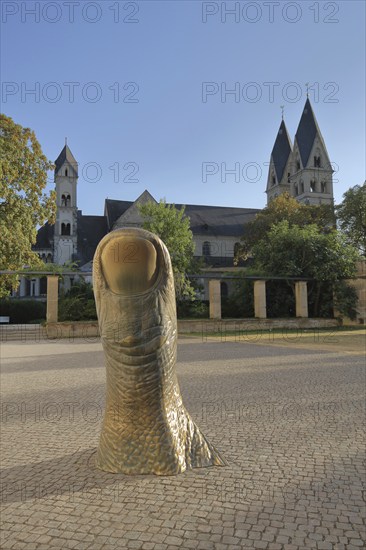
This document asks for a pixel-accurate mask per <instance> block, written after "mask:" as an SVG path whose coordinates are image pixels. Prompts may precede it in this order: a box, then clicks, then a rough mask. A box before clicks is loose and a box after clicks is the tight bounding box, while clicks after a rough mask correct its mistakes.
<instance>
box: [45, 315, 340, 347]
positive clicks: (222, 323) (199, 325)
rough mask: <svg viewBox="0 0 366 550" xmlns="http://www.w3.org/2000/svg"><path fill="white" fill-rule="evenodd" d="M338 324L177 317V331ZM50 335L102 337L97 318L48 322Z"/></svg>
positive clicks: (331, 323)
mask: <svg viewBox="0 0 366 550" xmlns="http://www.w3.org/2000/svg"><path fill="white" fill-rule="evenodd" d="M338 325H339V322H338V321H337V319H308V318H291V319H221V320H215V319H193V320H186V319H184V320H178V334H192V333H195V334H205V333H213V332H217V333H218V334H219V333H223V332H239V331H253V330H269V329H275V328H279V329H282V328H283V329H311V328H328V327H336V326H338ZM46 331H47V338H48V339H51V340H53V339H59V338H68V339H71V340H73V339H74V338H83V339H84V340H86V341H90V342H93V341H95V340H96V339H98V338H99V328H98V323H97V321H91V322H75V323H73V322H69V323H68V322H63V323H48V324H47V327H46Z"/></svg>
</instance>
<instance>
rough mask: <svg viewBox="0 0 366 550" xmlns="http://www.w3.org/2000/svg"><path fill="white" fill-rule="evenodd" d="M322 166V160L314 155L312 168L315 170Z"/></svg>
mask: <svg viewBox="0 0 366 550" xmlns="http://www.w3.org/2000/svg"><path fill="white" fill-rule="evenodd" d="M321 165H322V158H321V156H320V155H319V154H317V155H314V167H315V168H321Z"/></svg>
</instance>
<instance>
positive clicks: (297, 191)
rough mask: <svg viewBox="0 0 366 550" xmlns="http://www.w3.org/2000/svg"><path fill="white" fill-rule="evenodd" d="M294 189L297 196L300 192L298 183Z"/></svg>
mask: <svg viewBox="0 0 366 550" xmlns="http://www.w3.org/2000/svg"><path fill="white" fill-rule="evenodd" d="M294 191H295V197H297V195H298V194H299V188H298V186H297V185H295V187H294Z"/></svg>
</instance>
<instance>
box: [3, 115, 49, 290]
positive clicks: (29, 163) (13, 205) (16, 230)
mask: <svg viewBox="0 0 366 550" xmlns="http://www.w3.org/2000/svg"><path fill="white" fill-rule="evenodd" d="M0 148H1V160H0V201H1V202H0V233H1V241H0V269H1V270H6V269H9V270H18V269H22V268H23V267H24V266H29V267H34V268H36V267H40V266H42V265H43V262H42V261H41V260H40V258H39V257H38V255H37V254H36V252H34V251H33V250H32V245H34V244H35V242H36V237H37V226H39V225H43V224H44V223H45V222H46V221H48V222H49V223H54V221H55V215H56V201H55V199H56V195H55V192H54V191H51V192H50V193H49V194H47V193H45V192H44V191H45V188H46V185H47V171H48V170H51V169H52V168H53V165H52V163H51V162H50V161H49V160H47V158H46V157H45V156H44V154H43V153H42V149H41V146H40V144H39V143H38V141H37V138H36V136H35V133H34V132H33V131H32V130H31V129H29V128H23V127H22V126H20V125H19V124H16V123H15V122H14V121H13V120H12V119H11V118H10V117H7V116H5V115H3V114H1V115H0ZM17 282H18V277H17V276H14V275H5V276H4V275H2V276H1V277H0V297H1V296H6V295H8V294H9V292H10V290H11V288H12V287H15V286H16V285H17Z"/></svg>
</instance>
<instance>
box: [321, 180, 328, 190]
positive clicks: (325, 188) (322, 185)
mask: <svg viewBox="0 0 366 550" xmlns="http://www.w3.org/2000/svg"><path fill="white" fill-rule="evenodd" d="M320 185H321V190H322V193H327V182H326V181H322V182H321V184H320Z"/></svg>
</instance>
